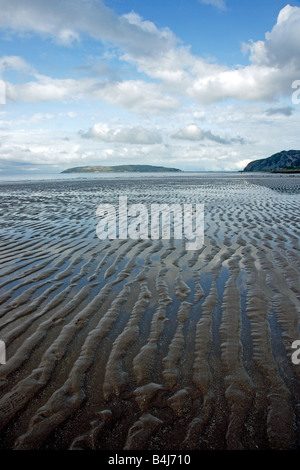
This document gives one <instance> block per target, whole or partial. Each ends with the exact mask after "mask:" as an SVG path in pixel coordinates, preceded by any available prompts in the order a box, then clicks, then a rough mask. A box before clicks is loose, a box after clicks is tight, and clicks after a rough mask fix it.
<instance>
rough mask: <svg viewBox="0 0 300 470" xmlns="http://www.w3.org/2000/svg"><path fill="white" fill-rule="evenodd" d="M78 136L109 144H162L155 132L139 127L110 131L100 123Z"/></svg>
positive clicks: (157, 133) (104, 124) (105, 125)
mask: <svg viewBox="0 0 300 470" xmlns="http://www.w3.org/2000/svg"><path fill="white" fill-rule="evenodd" d="M80 135H81V136H82V137H84V138H86V139H97V140H99V141H102V142H110V143H113V142H118V143H128V144H143V145H153V144H159V143H161V142H162V138H161V135H160V133H159V132H158V131H156V130H149V129H145V128H143V127H141V126H136V127H126V128H119V129H111V128H110V127H109V126H108V125H107V124H106V123H102V122H99V123H97V124H94V125H93V127H91V128H90V129H89V130H88V131H87V132H82V131H81V132H80Z"/></svg>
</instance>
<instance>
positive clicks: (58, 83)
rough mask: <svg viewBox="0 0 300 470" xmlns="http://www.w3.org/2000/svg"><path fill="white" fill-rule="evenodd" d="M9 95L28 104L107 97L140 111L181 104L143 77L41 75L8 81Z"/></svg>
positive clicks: (158, 110) (172, 108)
mask: <svg viewBox="0 0 300 470" xmlns="http://www.w3.org/2000/svg"><path fill="white" fill-rule="evenodd" d="M6 96H7V100H8V101H12V102H27V103H35V102H41V101H44V102H51V101H56V102H63V103H65V102H69V101H74V100H75V101H77V100H80V99H92V100H105V101H107V102H108V103H111V104H114V105H118V106H122V107H124V108H126V109H129V110H131V111H134V112H136V113H138V114H139V113H148V114H160V113H165V112H170V111H175V110H176V109H177V108H178V107H179V104H180V103H179V100H178V99H177V98H174V97H173V96H171V95H168V94H166V93H163V92H162V90H161V87H160V86H159V85H157V84H155V83H148V82H144V81H142V80H127V81H112V82H109V81H99V80H97V79H95V78H84V79H79V80H76V79H55V78H51V77H47V76H44V75H40V74H35V80H34V81H30V82H26V83H24V84H13V83H6Z"/></svg>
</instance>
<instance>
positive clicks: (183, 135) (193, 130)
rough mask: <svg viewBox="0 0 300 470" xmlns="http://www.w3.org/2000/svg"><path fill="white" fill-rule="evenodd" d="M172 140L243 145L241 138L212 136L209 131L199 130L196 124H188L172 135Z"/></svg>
mask: <svg viewBox="0 0 300 470" xmlns="http://www.w3.org/2000/svg"><path fill="white" fill-rule="evenodd" d="M172 138H173V139H181V140H190V141H201V140H205V139H207V140H211V141H213V142H216V143H218V144H225V145H226V144H231V143H240V144H243V143H244V140H243V139H242V138H240V137H239V138H230V139H228V138H223V137H220V136H219V135H216V134H213V133H212V132H211V131H204V130H202V129H200V127H198V126H197V125H196V124H190V125H189V126H186V127H184V128H182V129H180V130H179V131H178V132H176V133H175V134H173V135H172Z"/></svg>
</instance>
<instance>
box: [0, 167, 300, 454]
mask: <svg viewBox="0 0 300 470" xmlns="http://www.w3.org/2000/svg"><path fill="white" fill-rule="evenodd" d="M0 194H1V227H0V236H1V244H0V270H1V280H0V339H1V340H3V341H4V342H5V343H6V346H7V351H6V356H7V363H6V364H5V365H0V448H1V449H30V450H31V449H56V450H59V449H97V450H104V449H106V450H123V449H126V450H143V449H149V450H201V449H214V450H219V449H250V450H252V449H295V448H300V419H299V418H300V382H299V379H300V365H294V364H293V363H292V360H291V355H292V352H293V350H292V348H291V345H292V343H293V341H295V340H298V339H300V332H299V311H300V309H299V305H300V302H299V300H300V297H299V291H300V285H299V271H300V257H299V231H300V230H299V202H300V178H299V177H296V176H294V175H280V176H279V175H274V176H260V175H257V174H256V175H255V174H253V175H235V176H226V175H224V176H222V177H216V176H213V174H208V175H207V176H205V177H203V175H202V176H198V177H197V176H195V175H193V176H187V175H180V176H172V177H169V178H168V177H167V176H166V177H160V178H152V177H143V178H141V179H140V180H138V179H137V178H134V179H133V178H130V177H129V176H124V178H118V180H114V179H110V178H105V179H103V180H102V179H97V180H96V179H95V180H89V179H87V180H72V181H71V180H70V181H57V182H55V181H44V182H42V183H39V182H27V183H25V182H18V183H14V184H9V183H6V184H3V183H2V184H0ZM119 195H123V196H124V195H126V196H127V197H128V203H129V204H133V203H141V202H142V203H144V204H147V205H149V204H151V203H166V204H172V203H180V204H183V203H191V204H196V203H201V204H204V205H205V242H204V246H203V247H202V249H201V250H199V251H186V248H185V243H186V241H185V240H174V239H170V240H138V241H135V240H131V239H128V240H104V241H103V240H102V241H101V240H99V239H98V238H97V236H96V225H97V221H98V219H97V217H96V215H95V212H96V209H97V207H98V205H99V204H100V203H104V202H106V203H107V202H108V203H114V204H117V202H118V197H119Z"/></svg>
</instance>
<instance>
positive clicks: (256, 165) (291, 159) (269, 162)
mask: <svg viewBox="0 0 300 470" xmlns="http://www.w3.org/2000/svg"><path fill="white" fill-rule="evenodd" d="M243 171H264V172H271V173H300V150H288V151H287V150H283V151H282V152H279V153H275V154H274V155H272V156H271V157H268V158H263V159H261V160H254V161H253V162H250V163H248V165H247V166H246V167H245V168H244V170H243Z"/></svg>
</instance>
